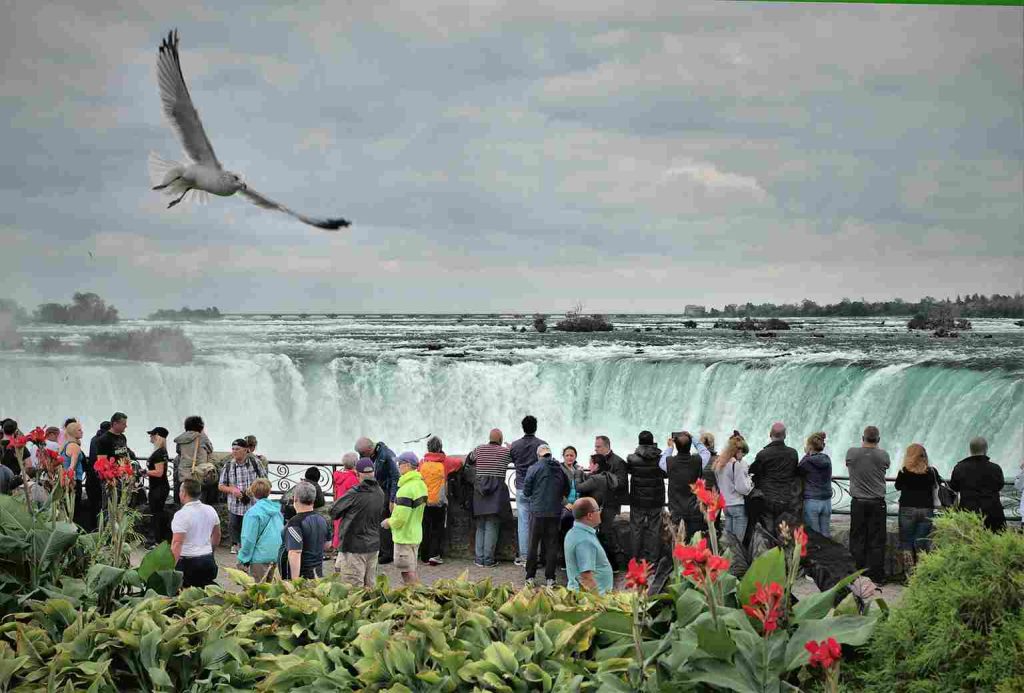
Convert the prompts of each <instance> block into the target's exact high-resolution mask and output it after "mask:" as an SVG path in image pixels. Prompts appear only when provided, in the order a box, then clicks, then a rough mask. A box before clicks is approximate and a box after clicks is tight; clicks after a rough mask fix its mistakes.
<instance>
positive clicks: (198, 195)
mask: <svg viewBox="0 0 1024 693" xmlns="http://www.w3.org/2000/svg"><path fill="white" fill-rule="evenodd" d="M148 164H149V180H150V183H151V184H152V185H153V187H154V188H155V187H157V186H164V187H161V188H160V192H161V193H163V194H164V195H167V196H168V197H171V196H173V197H179V196H180V195H181V194H182V193H183V192H185V190H186V189H187V188H188V183H186V182H185V181H184V180H183V179H182V178H181V176H182V174H184V173H185V165H184V164H182V163H179V162H177V161H170V160H168V159H165V158H163V157H162V156H160V155H159V154H157V153H156V152H150V153H149V161H148ZM209 200H210V194H209V193H207V192H206V191H205V190H197V189H195V188H193V189H192V190H191V191H190V192H189V194H188V195H186V196H185V197H184V199H183V200H182V202H183V203H184V202H194V203H198V204H206V203H207V202H209Z"/></svg>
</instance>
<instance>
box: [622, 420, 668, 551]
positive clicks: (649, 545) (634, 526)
mask: <svg viewBox="0 0 1024 693" xmlns="http://www.w3.org/2000/svg"><path fill="white" fill-rule="evenodd" d="M637 442H638V443H639V445H637V448H636V452H634V453H633V454H632V455H630V456H629V457H627V458H626V465H627V466H628V467H629V472H630V474H631V476H632V479H631V480H630V484H629V529H630V533H631V534H632V537H633V557H634V558H636V559H637V560H641V559H647V560H648V561H649V562H650V563H652V564H654V563H655V562H656V561H657V560H658V554H659V553H660V550H659V546H660V544H661V512H662V509H663V508H664V507H665V472H664V471H663V470H662V469H661V466H660V464H659V463H660V461H661V450H660V449H659V448H658V446H657V445H655V444H654V434H653V433H651V432H650V431H641V432H640V436H639V437H638V439H637Z"/></svg>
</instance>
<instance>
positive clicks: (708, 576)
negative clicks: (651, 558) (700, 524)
mask: <svg viewBox="0 0 1024 693" xmlns="http://www.w3.org/2000/svg"><path fill="white" fill-rule="evenodd" d="M672 556H673V557H674V558H675V559H676V560H677V561H679V562H680V563H682V564H683V573H682V574H683V577H685V578H690V579H691V580H692V581H693V582H694V583H695V584H696V585H697V586H698V587H701V586H703V585H704V582H705V580H707V581H709V582H715V581H716V580H717V579H718V577H719V576H720V575H721V574H722V573H724V572H725V571H727V570H728V569H729V559H727V558H723V557H722V556H716V555H715V554H713V553H712V552H711V551H710V550H709V549H708V542H707V539H701V540H700V541H698V542H697V543H696V544H694V545H692V546H686V545H685V544H676V546H675V548H674V549H672Z"/></svg>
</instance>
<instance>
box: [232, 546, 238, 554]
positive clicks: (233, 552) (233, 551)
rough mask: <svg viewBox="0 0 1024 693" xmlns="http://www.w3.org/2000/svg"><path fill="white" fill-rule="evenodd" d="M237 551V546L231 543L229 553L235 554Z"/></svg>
mask: <svg viewBox="0 0 1024 693" xmlns="http://www.w3.org/2000/svg"><path fill="white" fill-rule="evenodd" d="M237 553H238V547H237V546H235V545H234V544H232V545H231V554H232V555H235V554H237Z"/></svg>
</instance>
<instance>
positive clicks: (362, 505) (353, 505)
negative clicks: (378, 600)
mask: <svg viewBox="0 0 1024 693" xmlns="http://www.w3.org/2000/svg"><path fill="white" fill-rule="evenodd" d="M356 474H358V475H359V484H358V485H356V486H353V487H352V488H350V489H349V490H348V492H347V493H346V494H345V495H343V496H342V497H341V498H339V499H338V500H336V501H335V502H334V505H333V506H331V517H332V518H334V519H335V520H341V542H340V543H339V545H338V557H337V558H336V559H335V561H334V568H335V569H336V570H337V571H338V573H340V574H341V579H342V580H344V581H345V582H347V583H349V584H351V585H355V586H356V587H368V588H369V587H373V585H374V582H375V581H376V579H377V552H378V551H380V523H381V520H383V519H384V517H385V512H384V511H385V510H386V508H387V498H386V497H385V496H384V491H383V490H381V487H380V484H378V483H377V479H376V478H375V477H374V469H373V461H372V460H370V459H369V458H366V457H364V458H362V459H361V460H359V461H358V462H356Z"/></svg>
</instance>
